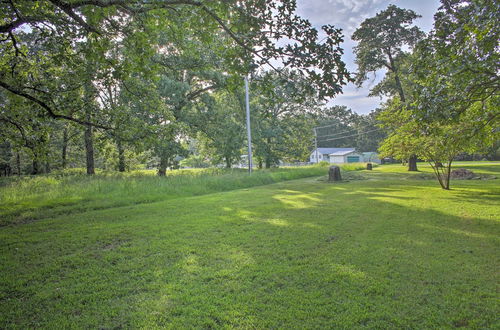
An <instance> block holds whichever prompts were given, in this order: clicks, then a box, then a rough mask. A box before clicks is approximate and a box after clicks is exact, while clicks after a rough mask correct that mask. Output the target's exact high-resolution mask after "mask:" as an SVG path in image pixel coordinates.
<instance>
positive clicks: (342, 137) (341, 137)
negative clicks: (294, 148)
mask: <svg viewBox="0 0 500 330" xmlns="http://www.w3.org/2000/svg"><path fill="white" fill-rule="evenodd" d="M381 129H382V128H377V129H373V130H370V131H366V132H361V133H357V134H353V135H346V136H340V137H337V138H333V139H326V140H321V142H326V141H335V140H341V139H345V138H348V137H354V136H359V135H363V134H367V133H372V132H376V131H380V130H381Z"/></svg>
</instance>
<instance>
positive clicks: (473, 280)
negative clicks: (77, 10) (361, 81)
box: [0, 166, 500, 329]
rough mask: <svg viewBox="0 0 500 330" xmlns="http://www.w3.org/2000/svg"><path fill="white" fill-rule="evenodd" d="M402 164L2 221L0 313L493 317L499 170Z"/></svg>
mask: <svg viewBox="0 0 500 330" xmlns="http://www.w3.org/2000/svg"><path fill="white" fill-rule="evenodd" d="M499 170H500V167H496V168H492V171H493V172H494V173H497V174H498V172H499ZM385 171H387V172H388V173H386V174H384V172H385ZM396 172H397V170H396V167H395V168H394V169H392V168H391V167H387V169H386V167H383V166H382V167H379V168H377V169H376V170H374V171H371V172H369V171H362V172H360V173H362V174H363V175H366V176H367V177H368V180H364V181H351V182H347V183H342V184H330V183H325V182H320V181H318V179H317V178H306V179H301V180H295V181H288V182H281V183H277V184H272V185H266V186H260V187H254V188H251V189H241V190H234V191H228V192H219V193H213V194H206V195H203V196H193V197H185V198H177V199H171V200H167V201H162V202H157V203H151V204H142V205H131V206H126V207H120V208H109V209H106V210H98V211H91V212H85V213H81V214H72V215H69V216H62V217H58V218H54V219H46V220H42V221H38V222H34V223H30V224H25V225H19V226H9V227H3V228H0V242H2V244H1V245H0V264H1V265H2V267H0V278H2V279H3V281H1V282H0V327H2V328H10V327H18V328H32V327H43V328H64V327H72V328H75V327H76V328H139V327H140V328H148V329H149V328H224V327H225V328H232V327H242V328H452V327H469V328H498V327H499V326H500V324H499V323H498V318H497V315H498V310H499V299H498V292H497V288H498V280H499V275H498V271H497V270H498V267H499V266H500V262H499V261H500V260H499V255H498V248H499V245H500V240H499V234H500V228H499V223H498V222H499V221H500V219H499V216H498V214H499V211H500V210H499V206H498V203H497V202H498V197H499V196H500V184H499V180H488V181H484V182H483V181H457V182H456V184H455V189H454V190H452V191H443V190H441V189H440V188H439V187H437V186H436V185H435V183H434V182H432V181H428V180H411V179H407V180H405V181H401V180H396V179H394V178H393V177H392V176H391V175H392V174H391V173H396ZM400 173H401V174H405V172H404V169H402V171H400ZM383 175H387V176H388V180H383ZM370 176H377V177H376V178H374V179H370V178H369V177H370Z"/></svg>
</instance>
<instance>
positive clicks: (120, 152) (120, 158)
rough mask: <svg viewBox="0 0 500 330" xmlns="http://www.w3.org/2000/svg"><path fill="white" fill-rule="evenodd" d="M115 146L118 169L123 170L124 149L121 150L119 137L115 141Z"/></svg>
mask: <svg viewBox="0 0 500 330" xmlns="http://www.w3.org/2000/svg"><path fill="white" fill-rule="evenodd" d="M116 146H117V148H118V171H119V172H125V150H123V145H122V141H121V140H120V139H118V140H117V141H116Z"/></svg>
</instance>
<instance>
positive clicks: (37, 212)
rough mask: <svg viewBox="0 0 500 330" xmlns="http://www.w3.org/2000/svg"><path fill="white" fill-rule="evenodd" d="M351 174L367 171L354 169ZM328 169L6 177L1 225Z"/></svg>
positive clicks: (1, 198)
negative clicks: (164, 175) (161, 175)
mask: <svg viewBox="0 0 500 330" xmlns="http://www.w3.org/2000/svg"><path fill="white" fill-rule="evenodd" d="M346 168H347V170H356V169H362V168H364V165H363V164H356V165H349V166H347V167H346ZM326 171H327V166H304V167H288V168H279V169H271V170H257V171H254V173H253V174H252V175H248V174H247V172H246V171H245V170H243V169H233V170H224V169H200V170H196V169H195V170H176V171H170V172H169V174H168V176H166V177H158V176H156V175H155V172H154V171H134V172H130V173H117V172H111V173H106V172H100V173H98V174H97V175H95V176H93V177H89V176H86V175H82V174H81V173H80V172H81V171H79V170H70V171H65V172H59V173H57V172H56V173H54V174H51V175H45V176H36V177H30V176H25V177H21V178H15V177H14V178H10V180H9V181H8V182H7V181H6V180H5V179H4V184H3V186H0V225H6V224H9V223H16V222H24V221H30V220H36V219H41V218H46V217H51V216H57V215H59V214H69V213H75V212H84V211H89V210H96V209H105V208H110V207H119V206H125V205H131V204H142V203H152V202H156V201H161V200H168V199H172V198H180V197H186V196H197V195H204V194H209V193H213V192H219V191H229V190H234V189H241V188H248V187H253V186H258V185H264V184H270V183H275V182H280V181H285V180H293V179H298V178H304V177H310V176H318V175H321V174H324V173H325V172H326Z"/></svg>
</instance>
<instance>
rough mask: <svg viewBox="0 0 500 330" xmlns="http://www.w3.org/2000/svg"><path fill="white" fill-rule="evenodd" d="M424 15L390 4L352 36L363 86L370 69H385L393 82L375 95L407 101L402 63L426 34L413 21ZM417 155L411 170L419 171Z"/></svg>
mask: <svg viewBox="0 0 500 330" xmlns="http://www.w3.org/2000/svg"><path fill="white" fill-rule="evenodd" d="M418 17H420V16H419V15H417V14H416V13H415V12H414V11H412V10H408V9H402V8H399V7H397V6H395V5H389V7H387V9H386V10H383V11H381V12H379V13H377V14H376V15H375V16H374V17H371V18H368V19H366V20H364V21H363V22H362V23H361V25H360V27H359V28H358V29H357V30H356V31H355V32H354V34H353V35H352V39H353V40H355V41H358V45H357V46H355V47H354V53H355V55H356V64H357V65H358V71H357V74H356V84H357V85H358V86H361V85H362V84H363V82H364V81H366V80H367V79H368V74H369V73H370V72H372V73H375V72H376V71H378V70H381V69H385V70H386V71H387V77H388V78H389V79H390V80H389V81H391V82H392V84H389V83H388V82H387V79H386V81H383V82H382V83H383V85H384V88H382V86H375V88H373V89H372V95H373V94H376V93H377V94H379V95H380V94H386V93H388V94H392V95H398V96H399V98H400V99H401V101H402V102H403V103H405V102H406V101H407V95H406V93H405V87H404V83H403V81H402V77H401V70H400V63H401V61H402V60H403V58H404V55H405V47H410V48H411V47H413V46H414V45H415V44H416V43H417V42H418V41H419V40H420V39H421V38H422V36H423V32H422V31H421V30H420V29H419V28H418V27H416V26H412V23H413V21H414V20H415V19H416V18H418ZM416 161H417V159H416V157H415V155H412V156H410V158H409V160H408V165H409V167H408V169H409V170H410V171H416V170H417V163H416Z"/></svg>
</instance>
